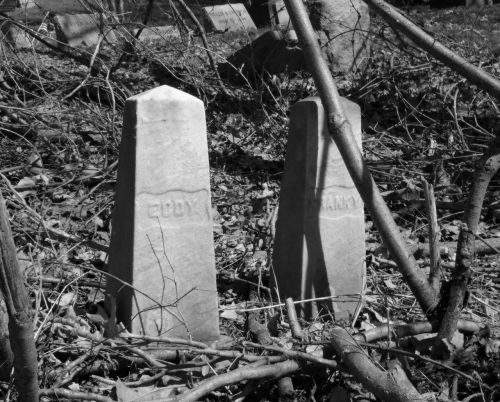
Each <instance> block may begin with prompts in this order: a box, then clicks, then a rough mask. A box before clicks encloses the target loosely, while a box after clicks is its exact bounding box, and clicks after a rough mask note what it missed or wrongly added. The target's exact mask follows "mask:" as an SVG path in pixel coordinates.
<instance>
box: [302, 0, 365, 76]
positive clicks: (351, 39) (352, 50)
mask: <svg viewBox="0 0 500 402" xmlns="http://www.w3.org/2000/svg"><path fill="white" fill-rule="evenodd" d="M309 11H310V18H311V24H312V26H313V28H314V30H315V31H316V33H317V35H318V38H319V41H320V44H321V46H322V50H323V53H324V55H325V57H326V60H327V62H328V65H329V67H330V70H331V71H332V72H348V71H355V70H356V69H359V68H360V69H363V68H365V67H366V65H367V64H368V57H369V55H370V37H369V28H370V14H369V8H368V6H367V5H366V4H365V3H364V2H363V1H362V0H312V1H311V2H310V3H309Z"/></svg>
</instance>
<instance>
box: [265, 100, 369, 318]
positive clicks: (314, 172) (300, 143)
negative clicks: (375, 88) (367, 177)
mask: <svg viewBox="0 0 500 402" xmlns="http://www.w3.org/2000/svg"><path fill="white" fill-rule="evenodd" d="M342 104H343V107H344V111H345V113H346V115H347V117H348V120H349V122H350V123H351V127H352V130H353V134H354V136H355V138H356V141H357V142H358V144H359V146H360V148H361V114H360V109H359V106H358V105H356V104H355V103H353V102H350V101H348V100H347V99H342ZM364 259H365V243H364V213H363V202H362V200H361V197H360V196H359V194H358V192H357V190H356V188H355V187H354V184H353V182H352V180H351V177H350V176H349V173H348V171H347V168H346V167H345V165H344V162H343V160H342V157H341V155H340V153H339V150H338V149H337V147H336V146H335V144H334V142H333V141H332V140H331V138H330V136H329V134H328V131H327V129H326V117H325V112H324V109H323V106H322V104H321V101H320V99H319V98H307V99H304V100H302V101H300V102H298V103H297V104H295V105H294V106H293V107H292V110H291V115H290V131H289V138H288V147H287V154H286V162H285V172H284V176H283V180H282V183H281V194H280V203H279V211H278V219H277V223H276V237H275V246H274V259H273V266H274V270H275V275H276V283H275V286H276V287H277V288H278V289H279V293H280V295H281V296H282V297H283V298H285V297H293V298H294V299H295V300H305V299H311V298H317V297H329V296H336V298H332V299H331V300H327V301H325V302H322V303H321V305H322V306H324V307H326V308H328V309H329V310H330V311H332V312H334V314H335V319H348V318H349V317H352V316H354V315H355V312H356V309H357V308H359V307H360V300H361V296H360V294H361V293H362V290H363V276H364V274H365V265H364ZM300 309H301V311H300V312H301V314H302V315H304V316H305V317H307V318H312V317H313V316H314V315H315V314H316V313H317V311H318V306H317V304H315V303H306V304H304V305H302V306H301V307H300Z"/></svg>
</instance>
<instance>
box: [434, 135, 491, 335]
mask: <svg viewBox="0 0 500 402" xmlns="http://www.w3.org/2000/svg"><path fill="white" fill-rule="evenodd" d="M499 168H500V138H498V137H496V138H495V140H494V141H493V143H492V144H491V145H490V147H489V149H488V151H487V153H486V154H485V155H484V156H483V157H482V158H481V161H480V162H479V165H478V168H477V170H476V172H475V174H474V178H473V180H472V188H471V190H470V193H469V199H468V201H467V205H466V208H465V213H464V219H463V221H464V227H463V228H462V230H461V231H460V235H459V237H458V244H457V259H456V263H455V270H454V271H453V274H452V279H451V282H450V286H449V295H444V297H443V298H444V299H445V300H448V303H447V305H446V309H445V311H444V316H443V319H442V324H441V326H440V328H439V332H438V337H437V340H438V342H439V341H440V340H441V339H445V338H446V339H448V340H449V341H450V340H451V338H452V337H453V334H454V333H455V331H456V329H457V321H458V318H459V317H460V312H461V310H462V308H463V305H464V302H466V295H467V285H468V284H469V282H470V279H471V274H472V270H471V266H472V262H473V261H474V256H475V250H474V244H475V240H476V237H475V233H476V231H477V228H478V226H479V221H480V219H481V209H482V207H483V202H484V197H485V195H486V190H487V188H488V185H489V183H490V181H491V179H492V178H493V176H494V175H495V174H496V172H497V171H498V169H499ZM447 296H448V297H447Z"/></svg>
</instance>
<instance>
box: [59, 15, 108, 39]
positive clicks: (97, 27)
mask: <svg viewBox="0 0 500 402" xmlns="http://www.w3.org/2000/svg"><path fill="white" fill-rule="evenodd" d="M54 23H55V24H54V25H55V27H56V34H57V39H58V41H59V42H61V43H64V44H67V45H69V46H72V47H76V46H95V45H97V43H98V42H99V38H100V37H101V36H102V35H106V39H107V40H110V41H114V40H115V34H114V32H113V31H111V30H109V29H106V26H105V25H106V24H105V17H104V16H103V15H102V14H97V13H96V14H65V15H56V16H54Z"/></svg>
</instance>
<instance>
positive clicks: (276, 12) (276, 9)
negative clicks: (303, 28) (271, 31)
mask: <svg viewBox="0 0 500 402" xmlns="http://www.w3.org/2000/svg"><path fill="white" fill-rule="evenodd" d="M268 7H269V15H270V19H271V25H273V26H275V27H278V28H282V29H289V28H291V27H292V22H291V20H290V16H289V15H288V11H287V10H286V7H285V2H284V1H283V0H270V1H269V3H268Z"/></svg>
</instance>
